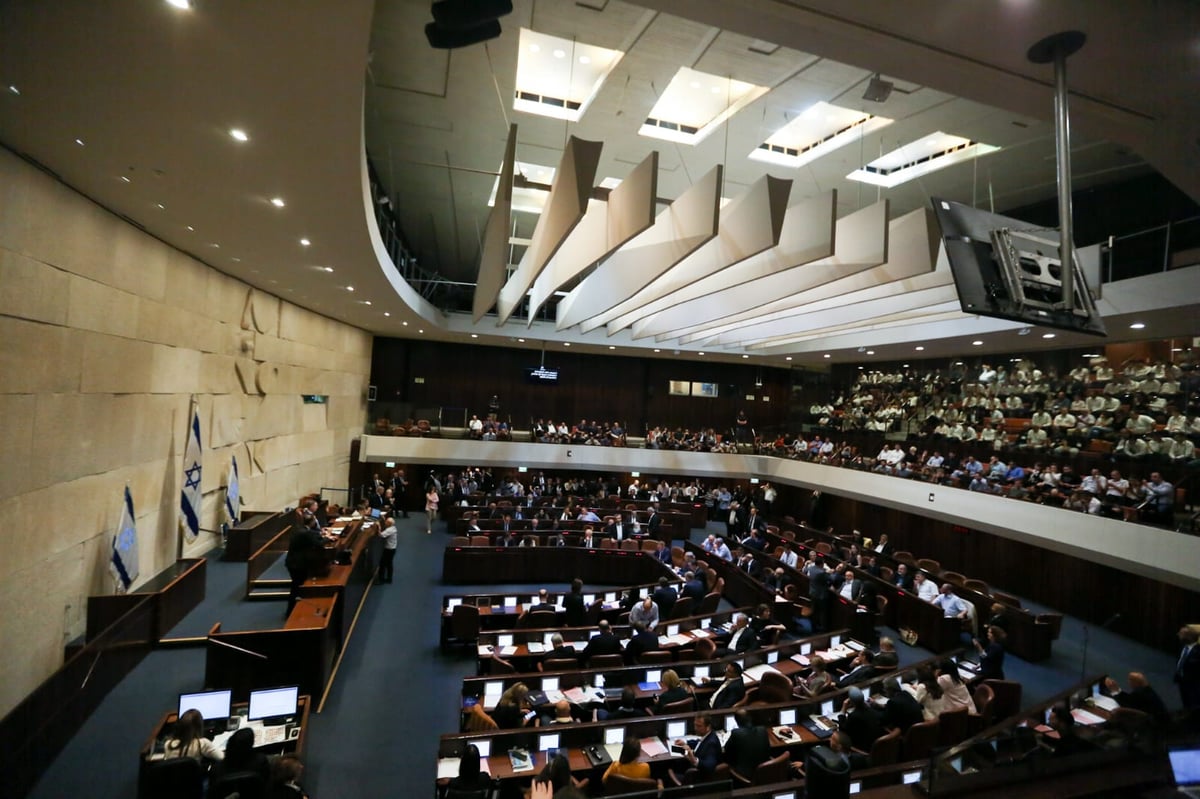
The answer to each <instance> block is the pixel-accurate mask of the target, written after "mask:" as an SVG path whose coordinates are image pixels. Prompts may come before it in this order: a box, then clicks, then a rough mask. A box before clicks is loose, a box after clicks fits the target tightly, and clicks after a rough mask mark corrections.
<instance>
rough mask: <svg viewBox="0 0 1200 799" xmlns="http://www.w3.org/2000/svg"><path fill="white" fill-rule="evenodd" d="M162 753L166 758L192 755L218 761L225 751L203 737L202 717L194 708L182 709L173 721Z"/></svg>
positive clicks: (200, 758)
mask: <svg viewBox="0 0 1200 799" xmlns="http://www.w3.org/2000/svg"><path fill="white" fill-rule="evenodd" d="M163 753H164V757H165V758H166V759H167V760H170V759H172V758H176V757H194V758H196V759H198V760H211V761H218V760H221V759H223V758H224V757H225V753H224V752H222V751H221V750H220V749H218V748H217V745H216V744H214V743H213V742H212V741H210V740H209V739H207V738H205V737H204V717H203V716H202V715H200V711H199V710H196V709H195V708H193V709H191V710H186V711H184V713H183V715H182V716H180V717H179V720H178V721H176V722H175V725H174V726H173V727H172V728H171V732H170V734H169V735H168V736H167V740H166V743H164V744H163Z"/></svg>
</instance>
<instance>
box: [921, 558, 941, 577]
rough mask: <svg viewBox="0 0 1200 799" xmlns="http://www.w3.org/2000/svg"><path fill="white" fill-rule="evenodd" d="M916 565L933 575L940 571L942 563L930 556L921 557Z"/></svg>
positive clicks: (938, 573)
mask: <svg viewBox="0 0 1200 799" xmlns="http://www.w3.org/2000/svg"><path fill="white" fill-rule="evenodd" d="M917 566H918V567H919V568H920V569H921V570H922V571H926V572H929V573H930V574H932V575H934V576H935V577H936V576H938V575H940V574H941V573H942V564H941V563H940V562H938V561H936V560H933V559H932V558H921V559H919V560H918V561H917Z"/></svg>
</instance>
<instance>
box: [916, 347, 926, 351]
mask: <svg viewBox="0 0 1200 799" xmlns="http://www.w3.org/2000/svg"><path fill="white" fill-rule="evenodd" d="M916 350H917V352H924V351H925V348H924V347H917V348H916Z"/></svg>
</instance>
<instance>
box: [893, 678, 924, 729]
mask: <svg viewBox="0 0 1200 799" xmlns="http://www.w3.org/2000/svg"><path fill="white" fill-rule="evenodd" d="M883 693H884V695H885V696H886V697H887V704H886V705H884V706H883V726H884V727H885V728H887V729H889V730H894V729H896V728H899V729H900V734H901V735H904V733H906V732H908V728H909V727H911V726H912V725H914V724H920V723H921V722H923V721H924V720H925V711H924V709H923V708H922V707H921V703H920V702H918V701H917V700H916V699H914V698H913V696H912V694H910V693H909V692H908V691H905V690H903V689H902V688H901V687H900V683H899V681H898V680H892V679H888V680H885V681H884V683H883Z"/></svg>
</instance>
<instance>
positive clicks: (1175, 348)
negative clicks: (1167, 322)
mask: <svg viewBox="0 0 1200 799" xmlns="http://www.w3.org/2000/svg"><path fill="white" fill-rule="evenodd" d="M1171 352H1183V347H1172V348H1171Z"/></svg>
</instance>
